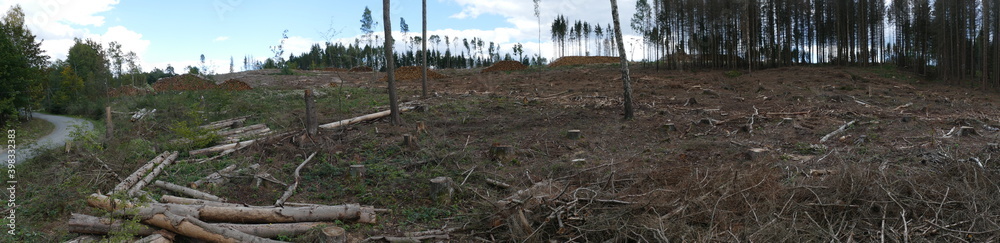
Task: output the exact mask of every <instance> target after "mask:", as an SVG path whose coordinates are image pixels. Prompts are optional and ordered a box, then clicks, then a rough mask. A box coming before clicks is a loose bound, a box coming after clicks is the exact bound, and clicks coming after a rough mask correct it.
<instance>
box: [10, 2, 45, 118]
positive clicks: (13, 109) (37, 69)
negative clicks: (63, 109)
mask: <svg viewBox="0 0 1000 243" xmlns="http://www.w3.org/2000/svg"><path fill="white" fill-rule="evenodd" d="M43 53H44V51H42V50H41V42H37V41H35V35H33V34H32V33H31V31H30V30H28V28H27V27H25V24H24V11H23V10H22V9H21V6H20V5H15V6H14V7H13V8H11V9H10V10H8V12H7V14H6V15H5V16H4V17H3V21H2V22H0V127H6V126H7V122H8V121H9V120H11V119H14V118H16V117H17V115H18V112H17V109H18V108H31V107H33V106H36V105H37V104H38V100H39V99H37V98H38V97H40V96H43V90H44V83H43V82H42V80H43V78H44V73H43V69H44V68H45V65H46V59H48V57H47V56H45V55H44V54H43Z"/></svg>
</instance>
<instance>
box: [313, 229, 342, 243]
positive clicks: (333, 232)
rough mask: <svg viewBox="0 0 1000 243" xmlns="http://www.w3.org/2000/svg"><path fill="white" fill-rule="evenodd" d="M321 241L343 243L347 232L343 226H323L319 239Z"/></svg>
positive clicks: (323, 242)
mask: <svg viewBox="0 0 1000 243" xmlns="http://www.w3.org/2000/svg"><path fill="white" fill-rule="evenodd" d="M319 242H321V243H345V242H347V232H346V231H344V228H341V227H337V226H329V227H326V228H323V236H322V237H321V238H320V239H319Z"/></svg>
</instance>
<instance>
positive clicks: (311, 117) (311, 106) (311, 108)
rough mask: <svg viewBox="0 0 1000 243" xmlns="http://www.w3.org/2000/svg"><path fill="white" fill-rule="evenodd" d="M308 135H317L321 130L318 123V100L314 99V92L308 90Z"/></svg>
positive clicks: (306, 95)
mask: <svg viewBox="0 0 1000 243" xmlns="http://www.w3.org/2000/svg"><path fill="white" fill-rule="evenodd" d="M305 99H306V133H308V134H309V136H314V135H316V130H318V129H319V122H317V121H316V99H315V98H313V94H312V90H309V89H306V94H305Z"/></svg>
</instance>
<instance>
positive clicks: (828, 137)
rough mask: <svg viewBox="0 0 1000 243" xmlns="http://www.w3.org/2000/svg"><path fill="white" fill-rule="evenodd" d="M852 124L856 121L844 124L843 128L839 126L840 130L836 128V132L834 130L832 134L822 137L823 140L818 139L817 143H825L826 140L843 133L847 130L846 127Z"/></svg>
mask: <svg viewBox="0 0 1000 243" xmlns="http://www.w3.org/2000/svg"><path fill="white" fill-rule="evenodd" d="M854 122H856V121H851V122H848V123H846V124H844V125H843V126H840V128H837V130H835V131H833V132H830V133H829V134H826V136H823V138H820V139H819V142H820V143H822V142H826V140H829V139H830V138H831V137H833V136H834V135H837V134H839V133H842V132H844V130H847V127H849V126H851V125H854Z"/></svg>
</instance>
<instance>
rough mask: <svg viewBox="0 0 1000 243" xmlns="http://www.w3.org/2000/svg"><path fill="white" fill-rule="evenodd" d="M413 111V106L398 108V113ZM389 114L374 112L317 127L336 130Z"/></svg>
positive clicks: (388, 112) (386, 112)
mask: <svg viewBox="0 0 1000 243" xmlns="http://www.w3.org/2000/svg"><path fill="white" fill-rule="evenodd" d="M413 109H414V107H413V106H405V107H400V108H399V112H406V111H410V110H413ZM391 112H392V111H381V112H376V113H372V114H368V115H363V116H359V117H355V118H350V119H344V120H340V121H337V122H332V123H327V124H323V125H319V128H323V129H334V128H338V127H342V126H347V125H351V124H355V123H359V122H363V121H369V120H375V119H379V118H382V117H386V116H389V115H390V113H391Z"/></svg>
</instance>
